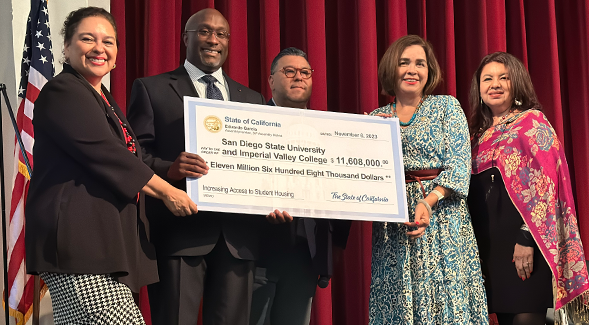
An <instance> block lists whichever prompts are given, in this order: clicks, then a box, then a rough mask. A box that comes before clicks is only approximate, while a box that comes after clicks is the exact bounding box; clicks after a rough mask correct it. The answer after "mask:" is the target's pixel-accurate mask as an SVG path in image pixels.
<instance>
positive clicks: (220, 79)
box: [184, 60, 229, 100]
mask: <svg viewBox="0 0 589 325" xmlns="http://www.w3.org/2000/svg"><path fill="white" fill-rule="evenodd" d="M184 68H185V69H186V72H188V75H189V76H190V80H191V81H192V84H194V88H196V92H197V93H198V96H200V97H201V98H206V97H207V95H206V94H207V90H206V89H207V83H206V82H204V80H202V79H201V78H202V77H204V76H205V75H206V73H204V72H203V71H202V70H201V69H199V68H197V67H196V66H195V65H194V64H192V63H190V62H188V60H185V61H184ZM211 76H213V77H215V79H217V81H215V85H217V87H219V90H221V94H223V99H224V100H229V96H228V95H229V89H228V87H227V82H226V81H225V77H224V76H223V68H219V69H218V70H217V71H215V72H213V73H211Z"/></svg>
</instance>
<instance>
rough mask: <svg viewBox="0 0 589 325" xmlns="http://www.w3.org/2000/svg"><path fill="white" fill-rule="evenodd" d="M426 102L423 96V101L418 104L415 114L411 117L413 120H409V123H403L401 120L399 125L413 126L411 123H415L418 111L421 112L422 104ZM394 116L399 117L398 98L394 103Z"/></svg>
mask: <svg viewBox="0 0 589 325" xmlns="http://www.w3.org/2000/svg"><path fill="white" fill-rule="evenodd" d="M424 101H425V96H422V97H421V99H420V100H419V104H417V107H416V108H415V112H413V115H412V116H411V119H410V120H409V122H406V123H405V122H401V120H399V124H401V126H409V125H411V123H413V121H414V120H415V117H416V116H417V111H419V108H420V107H421V104H423V102H424ZM393 115H394V116H395V117H397V118H398V116H397V98H396V97H395V99H394V101H393Z"/></svg>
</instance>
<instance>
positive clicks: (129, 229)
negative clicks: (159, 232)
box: [25, 64, 157, 292]
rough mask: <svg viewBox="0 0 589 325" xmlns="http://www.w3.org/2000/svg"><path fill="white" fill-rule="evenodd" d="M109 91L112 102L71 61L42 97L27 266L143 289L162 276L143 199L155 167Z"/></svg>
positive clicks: (29, 212)
mask: <svg viewBox="0 0 589 325" xmlns="http://www.w3.org/2000/svg"><path fill="white" fill-rule="evenodd" d="M102 91H103V93H104V94H105V96H106V98H107V99H108V101H109V102H110V103H111V104H112V108H111V107H109V106H108V105H107V104H106V102H105V101H104V100H103V99H102V97H101V96H100V95H99V94H98V93H97V92H96V91H95V90H94V88H92V86H90V84H89V83H88V82H87V81H86V80H85V79H83V78H82V76H81V75H80V74H78V73H77V72H76V71H75V70H74V69H73V68H72V67H71V66H69V65H67V64H64V69H63V72H62V73H61V74H59V75H58V76H57V77H55V78H53V79H52V80H50V81H49V82H47V84H45V86H44V87H43V89H42V91H41V93H40V94H39V97H38V98H37V101H36V102H35V111H34V114H35V116H34V118H33V126H34V132H35V146H34V148H33V156H34V159H35V161H34V169H33V177H32V179H31V183H30V187H29V191H28V197H27V201H26V202H27V203H26V213H25V215H26V227H25V231H26V236H25V243H26V254H27V259H26V261H27V272H28V273H31V274H38V273H42V272H53V273H74V274H112V275H114V276H115V277H117V278H118V279H119V281H120V282H122V283H124V284H126V285H128V286H129V287H130V288H131V289H132V290H133V291H135V292H138V291H139V288H140V287H141V286H143V285H146V284H149V283H153V282H156V281H157V267H156V263H155V253H154V252H155V250H154V249H153V247H152V246H151V244H150V243H149V242H148V238H147V235H146V234H147V233H148V232H147V228H148V223H147V219H146V218H145V217H144V213H143V211H142V209H140V208H139V207H140V206H141V205H142V201H143V198H141V200H140V202H141V203H140V204H138V203H137V193H138V192H140V191H141V189H142V188H143V186H144V185H145V184H147V182H148V181H149V180H150V178H151V177H152V176H153V171H152V170H151V169H150V168H149V167H147V165H145V164H144V163H143V162H142V161H141V148H140V146H139V145H137V146H136V147H137V156H136V155H134V154H132V153H131V152H130V151H129V150H128V149H127V146H126V143H125V139H124V135H123V132H122V130H121V126H120V123H119V120H118V119H117V117H116V116H115V115H114V112H116V114H117V115H118V116H119V117H120V118H121V120H122V121H123V123H126V124H128V123H127V120H126V119H125V117H124V115H123V113H122V112H121V110H120V109H119V107H118V106H117V105H116V103H115V102H114V99H113V98H112V96H111V95H110V93H109V92H108V91H107V90H106V88H104V86H103V87H102ZM127 128H128V130H129V132H130V133H131V135H132V137H133V139H135V135H134V134H133V131H132V130H131V129H130V127H129V126H127ZM141 196H143V195H141Z"/></svg>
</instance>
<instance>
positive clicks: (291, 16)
mask: <svg viewBox="0 0 589 325" xmlns="http://www.w3.org/2000/svg"><path fill="white" fill-rule="evenodd" d="M206 7H214V8H216V9H218V10H220V11H221V12H222V13H223V14H224V15H225V17H226V18H227V20H228V21H229V24H230V26H231V42H230V43H231V48H230V54H229V57H228V59H227V62H226V63H225V65H224V67H223V68H224V69H225V70H226V71H227V72H228V73H229V75H231V76H232V78H234V79H235V80H237V81H239V82H241V83H243V84H246V85H249V87H251V88H253V89H255V90H258V91H260V92H262V94H264V96H266V98H268V99H269V98H270V96H271V93H270V90H269V89H268V83H267V78H268V74H269V71H270V63H271V61H272V59H273V58H274V56H275V55H276V54H277V53H278V52H279V51H280V49H283V48H286V47H289V46H296V47H298V48H301V49H303V50H304V51H306V52H307V53H308V54H309V61H310V63H311V65H312V66H313V68H314V69H315V74H314V81H315V82H314V91H313V96H312V98H311V103H310V107H312V108H313V109H319V110H327V109H328V110H331V111H339V112H348V113H357V114H361V113H363V112H369V111H371V110H373V109H374V108H376V107H378V106H382V105H385V104H386V103H387V101H388V100H389V98H388V97H387V96H382V95H380V94H379V92H380V88H379V85H378V79H377V66H378V60H379V59H380V57H381V56H382V54H383V53H384V51H385V50H386V48H387V47H388V45H389V44H390V43H391V42H392V41H394V40H395V39H396V38H398V37H399V36H402V35H405V34H407V33H411V34H418V35H421V36H423V37H426V38H427V39H428V40H429V41H430V42H431V43H432V44H433V45H434V48H435V51H436V55H437V58H438V60H439V62H440V66H441V67H442V69H443V77H444V82H443V84H442V85H441V86H440V87H439V89H438V93H444V94H451V95H454V96H456V97H457V98H458V99H459V100H460V102H461V103H462V105H463V108H464V110H465V112H466V113H467V114H468V111H469V107H468V101H467V99H468V91H469V87H470V82H471V78H472V74H473V72H474V70H475V69H476V67H477V66H478V63H479V62H480V60H481V58H482V57H483V56H484V55H486V54H488V53H491V52H494V51H508V52H510V53H512V54H514V55H516V56H517V57H519V58H520V59H521V60H522V61H523V62H524V63H525V64H526V65H527V66H528V68H529V70H530V74H531V76H532V80H533V82H534V85H535V87H536V91H537V93H538V96H539V97H540V102H541V103H542V104H543V105H544V110H545V112H546V114H547V115H548V117H549V119H550V121H551V122H552V124H553V126H554V128H555V129H556V131H557V133H558V136H559V138H560V140H561V142H562V143H563V144H564V146H565V150H566V154H567V158H568V163H569V167H570V170H571V181H572V183H573V188H574V189H575V190H576V193H575V194H576V198H577V201H576V203H577V211H578V215H579V224H580V227H581V234H582V238H583V239H584V241H585V242H586V245H587V246H586V247H589V220H588V219H587V218H588V217H589V214H588V212H587V211H589V200H587V199H586V198H587V197H589V189H588V187H587V184H589V168H588V166H589V111H588V108H589V63H588V60H587V58H589V36H588V35H589V33H588V30H589V18H588V17H589V4H588V3H587V1H585V0H567V1H557V0H505V1H499V0H479V1H471V0H325V1H317V0H303V1H297V0H279V1H276V0H260V1H253V0H252V1H248V0H192V1H189V0H185V1H182V0H124V1H123V0H113V1H111V8H112V12H113V14H114V16H115V18H116V20H117V22H118V34H119V39H120V41H121V46H120V48H119V57H118V63H117V65H118V67H117V68H116V69H115V70H114V71H113V72H112V87H113V89H112V92H113V94H114V96H115V98H116V100H117V101H118V103H119V104H120V105H121V106H125V105H126V103H127V98H128V95H129V91H130V89H131V84H132V82H133V80H134V79H135V78H138V77H143V76H149V75H154V74H157V73H161V72H165V71H168V70H172V69H174V68H176V67H177V66H178V65H179V64H180V63H181V62H183V60H184V57H185V54H184V52H185V47H184V44H182V37H181V32H182V30H183V26H184V24H185V22H186V20H187V19H188V17H190V15H192V14H193V13H194V12H196V11H198V10H200V9H202V8H206ZM371 227H372V226H371V225H370V224H369V223H361V222H357V223H355V224H354V225H353V227H352V232H351V235H350V239H349V242H348V248H347V249H346V251H345V256H344V258H343V259H342V260H341V261H339V262H338V264H337V265H336V271H335V275H334V278H333V281H332V286H330V287H329V288H330V289H331V290H330V289H329V288H328V289H323V290H318V292H317V297H316V299H315V303H314V310H313V317H312V320H313V321H312V322H313V323H314V324H321V325H325V324H331V323H333V324H338V325H339V324H350V325H357V324H366V323H367V322H368V295H369V286H370V256H371V232H372V228H371ZM142 297H144V296H142ZM332 310H333V312H332Z"/></svg>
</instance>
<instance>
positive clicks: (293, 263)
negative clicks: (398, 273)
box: [250, 47, 351, 325]
mask: <svg viewBox="0 0 589 325" xmlns="http://www.w3.org/2000/svg"><path fill="white" fill-rule="evenodd" d="M270 73H271V74H270V76H269V77H268V83H269V84H270V88H271V90H272V99H270V101H268V105H272V106H283V107H294V108H302V109H306V108H307V104H308V102H309V98H310V97H311V91H312V88H313V69H311V66H310V65H309V62H308V61H307V54H305V52H303V51H301V50H299V49H297V48H294V47H290V48H287V49H284V50H282V51H281V52H280V53H279V54H278V55H277V56H276V57H275V58H274V60H273V61H272V65H271V67H270ZM304 141H315V139H313V138H309V139H304ZM297 181H300V182H304V181H305V180H304V179H299V180H297ZM267 219H268V220H269V221H270V222H271V223H281V222H284V221H289V220H292V219H293V218H292V217H291V216H290V215H289V213H288V212H286V211H282V212H281V211H279V210H275V211H274V212H272V213H270V214H269V215H268V216H267ZM350 225H351V223H350V222H349V221H343V220H327V219H309V218H294V220H292V222H289V223H282V224H275V225H269V227H267V231H265V233H264V235H263V236H262V245H261V251H262V254H261V257H260V260H259V261H257V262H256V277H255V282H254V295H253V302H252V313H251V319H250V325H307V324H309V321H310V318H311V304H312V302H313V297H314V295H315V288H316V287H317V285H318V284H319V286H320V287H322V288H325V287H326V286H327V285H328V284H329V277H330V275H331V274H332V270H333V267H332V244H333V245H335V246H336V247H340V248H341V249H343V248H344V247H345V245H346V242H347V239H348V234H349V231H350Z"/></svg>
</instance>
